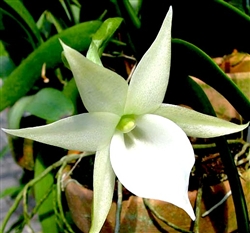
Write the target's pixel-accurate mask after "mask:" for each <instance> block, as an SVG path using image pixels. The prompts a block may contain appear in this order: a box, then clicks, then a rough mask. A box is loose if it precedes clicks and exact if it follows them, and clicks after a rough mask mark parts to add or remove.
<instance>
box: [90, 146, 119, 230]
mask: <svg viewBox="0 0 250 233" xmlns="http://www.w3.org/2000/svg"><path fill="white" fill-rule="evenodd" d="M114 186H115V174H114V171H113V168H112V166H111V163H110V157H109V145H108V146H106V147H105V148H103V149H102V150H100V151H97V153H96V157H95V166H94V199H93V208H92V222H91V229H90V233H97V232H100V230H101V228H102V226H103V224H104V222H105V220H106V218H107V215H108V212H109V210H110V207H111V204H112V198H113V194H114Z"/></svg>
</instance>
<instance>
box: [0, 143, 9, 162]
mask: <svg viewBox="0 0 250 233" xmlns="http://www.w3.org/2000/svg"><path fill="white" fill-rule="evenodd" d="M9 151H10V147H9V145H6V146H4V147H3V148H2V150H1V151H0V159H1V158H3V157H4V156H5V155H6V154H7V153H8V152H9Z"/></svg>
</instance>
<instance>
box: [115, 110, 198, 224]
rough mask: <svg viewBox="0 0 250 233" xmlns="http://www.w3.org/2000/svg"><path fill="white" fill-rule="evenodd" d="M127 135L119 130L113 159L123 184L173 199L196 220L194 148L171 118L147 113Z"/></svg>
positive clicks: (153, 196)
mask: <svg viewBox="0 0 250 233" xmlns="http://www.w3.org/2000/svg"><path fill="white" fill-rule="evenodd" d="M136 124H137V127H136V128H135V129H134V130H132V131H130V132H129V133H127V134H122V133H121V132H118V131H117V132H116V133H115V134H114V136H113V138H112V140H111V146H110V160H111V164H112V167H113V169H114V171H115V174H116V175H117V177H118V179H119V180H120V181H121V183H122V184H123V185H124V186H125V187H126V188H127V189H128V190H129V191H131V192H132V193H134V194H135V195H137V196H140V197H144V198H151V199H159V200H162V201H167V202H170V203H172V204H174V205H176V206H178V207H180V208H182V209H184V210H185V211H186V212H187V213H188V214H189V216H190V217H191V218H192V219H195V216H194V212H193V209H192V206H191V204H190V202H189V199H188V182H189V175H190V171H191V168H192V166H193V164H194V161H195V158H194V152H193V148H192V146H191V144H190V142H189V140H188V138H187V136H186V135H185V133H184V132H183V131H182V130H181V128H179V127H178V126H177V125H176V124H175V123H173V122H172V121H170V120H168V119H166V118H164V117H161V116H157V115H151V114H146V115H144V116H142V117H139V118H138V119H137V122H136Z"/></svg>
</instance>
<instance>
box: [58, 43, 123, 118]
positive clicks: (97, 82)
mask: <svg viewBox="0 0 250 233" xmlns="http://www.w3.org/2000/svg"><path fill="white" fill-rule="evenodd" d="M62 46H63V49H64V52H65V54H64V55H65V57H66V59H67V61H68V63H69V65H70V68H71V70H72V72H73V75H74V78H75V80H76V84H77V87H78V90H79V92H80V95H81V98H82V101H83V103H84V105H85V107H86V109H87V110H88V111H89V112H112V113H115V114H118V115H122V114H123V110H124V105H125V100H126V96H127V89H128V85H127V82H126V81H125V80H124V79H123V78H122V77H121V76H119V75H118V74H116V73H115V72H113V71H111V70H108V69H106V68H104V67H102V66H99V65H97V64H95V63H93V62H92V61H90V60H88V59H87V58H86V57H84V56H83V55H82V54H80V53H79V52H77V51H76V50H74V49H72V48H70V47H68V46H67V45H65V44H63V43H62Z"/></svg>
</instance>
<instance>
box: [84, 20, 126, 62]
mask: <svg viewBox="0 0 250 233" xmlns="http://www.w3.org/2000/svg"><path fill="white" fill-rule="evenodd" d="M121 22H122V18H118V17H117V18H109V19H107V20H105V21H104V22H103V24H102V25H101V27H100V28H99V29H98V30H97V32H96V33H95V34H94V35H93V37H92V42H91V44H90V48H89V50H88V52H87V55H86V57H87V58H88V59H89V60H91V61H93V62H96V63H97V64H100V59H99V57H101V55H102V53H103V51H104V49H105V47H106V46H107V43H108V42H109V40H110V39H111V37H112V36H113V34H114V33H115V31H116V30H117V28H118V27H119V26H120V24H121ZM97 55H99V56H97Z"/></svg>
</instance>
